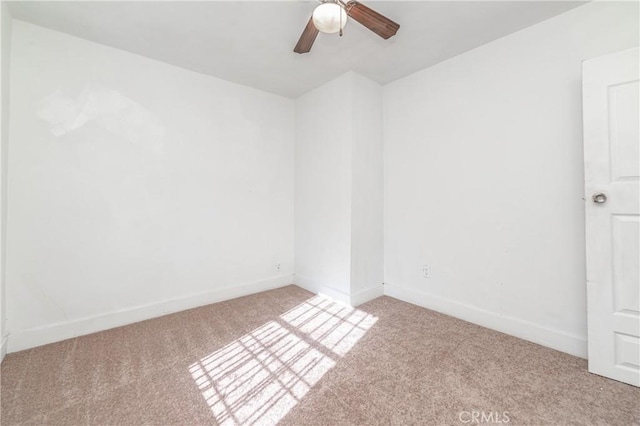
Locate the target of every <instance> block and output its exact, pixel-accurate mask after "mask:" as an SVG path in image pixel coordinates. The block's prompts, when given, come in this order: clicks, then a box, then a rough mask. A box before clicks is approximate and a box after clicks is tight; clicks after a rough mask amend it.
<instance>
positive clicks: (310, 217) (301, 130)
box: [295, 73, 352, 302]
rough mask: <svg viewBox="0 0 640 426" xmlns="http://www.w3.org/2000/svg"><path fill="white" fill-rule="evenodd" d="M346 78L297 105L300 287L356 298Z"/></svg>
mask: <svg viewBox="0 0 640 426" xmlns="http://www.w3.org/2000/svg"><path fill="white" fill-rule="evenodd" d="M351 81H352V76H351V74H350V73H347V74H344V75H342V76H341V77H338V78H337V79H335V80H332V81H330V82H329V83H327V84H325V85H323V86H321V87H319V88H317V89H315V90H313V91H311V92H309V93H307V94H305V95H303V96H301V97H299V98H298V99H296V101H295V112H296V113H295V140H296V145H295V273H296V283H297V284H299V285H301V286H303V287H305V288H308V289H311V290H313V291H320V292H323V293H325V294H327V295H329V296H332V297H334V298H336V299H338V300H342V301H345V302H348V299H349V295H350V294H351V138H352V130H351V129H352V122H351V111H352V104H351V91H352V87H351V86H352V84H351Z"/></svg>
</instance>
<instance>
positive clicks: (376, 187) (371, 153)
mask: <svg viewBox="0 0 640 426" xmlns="http://www.w3.org/2000/svg"><path fill="white" fill-rule="evenodd" d="M351 82H352V83H351V84H352V105H353V108H352V113H351V123H352V149H351V158H352V162H351V167H352V177H351V241H352V243H351V303H352V304H353V305H359V304H360V303H364V302H366V301H368V300H371V299H373V298H375V297H378V296H381V295H382V294H383V291H384V290H383V288H382V282H383V251H384V249H383V239H382V232H383V222H382V211H383V204H382V198H383V178H382V87H381V86H380V85H379V84H378V83H375V82H373V81H371V80H369V79H367V78H364V77H362V76H360V75H358V74H355V73H353V74H351Z"/></svg>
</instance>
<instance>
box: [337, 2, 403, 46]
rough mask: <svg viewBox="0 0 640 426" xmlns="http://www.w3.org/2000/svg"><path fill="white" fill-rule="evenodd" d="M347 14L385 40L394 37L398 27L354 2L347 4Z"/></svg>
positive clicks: (373, 11) (389, 20)
mask: <svg viewBox="0 0 640 426" xmlns="http://www.w3.org/2000/svg"><path fill="white" fill-rule="evenodd" d="M347 14H348V15H349V16H350V17H352V18H353V19H355V20H356V21H358V22H360V23H361V24H362V25H364V26H365V27H367V28H369V29H370V30H371V31H373V32H374V33H376V34H378V35H379V36H380V37H382V38H384V39H385V40H386V39H388V38H389V37H392V36H394V35H396V33H397V32H398V28H400V25H399V24H397V23H395V22H393V21H392V20H391V19H389V18H387V17H386V16H383V15H380V14H379V13H378V12H376V11H375V10H373V9H371V8H369V7H367V6H365V5H364V4H362V3H359V2H357V1H355V0H351V1H349V2H347Z"/></svg>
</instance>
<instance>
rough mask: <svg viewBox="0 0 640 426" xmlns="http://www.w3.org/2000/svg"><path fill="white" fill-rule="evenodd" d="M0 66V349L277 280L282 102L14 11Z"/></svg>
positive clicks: (281, 251)
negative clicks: (3, 88)
mask: <svg viewBox="0 0 640 426" xmlns="http://www.w3.org/2000/svg"><path fill="white" fill-rule="evenodd" d="M11 67H12V76H13V78H12V81H11V90H12V94H13V96H12V98H11V129H10V132H11V133H10V149H11V157H10V160H9V193H8V198H9V211H8V217H9V220H10V223H11V226H10V228H9V229H8V234H7V245H8V258H7V297H8V299H9V300H10V301H11V303H10V304H9V306H8V316H9V321H8V327H9V332H10V333H11V336H10V341H9V346H10V347H9V350H10V351H14V350H18V349H22V348H25V347H29V346H34V345H37V344H42V343H46V342H47V341H53V340H58V339H61V338H65V337H71V336H73V335H76V334H81V333H88V332H92V331H96V329H100V328H108V327H111V326H114V325H120V324H123V323H127V322H132V321H136V320H140V319H143V318H147V317H152V316H156V315H160V314H162V313H165V312H170V311H175V310H180V309H185V308H188V307H192V306H197V305H203V304H207V303H212V302H213V301H216V300H220V299H222V298H228V297H233V296H237V295H240V294H244V293H249V292H254V291H260V290H263V289H266V288H271V287H275V286H280V285H284V284H288V283H290V282H291V280H292V273H293V225H292V224H293V129H294V125H293V120H294V104H293V101H291V100H288V99H285V98H282V97H279V96H275V95H272V94H268V93H266V92H261V91H258V90H254V89H250V88H246V87H243V86H239V85H236V84H232V83H228V82H225V81H222V80H218V79H215V78H212V77H208V76H204V75H201V74H197V73H193V72H189V71H186V70H183V69H180V68H177V67H173V66H170V65H167V64H164V63H161V62H157V61H154V60H150V59H147V58H144V57H141V56H137V55H133V54H130V53H126V52H123V51H119V50H116V49H112V48H108V47H105V46H102V45H98V44H94V43H91V42H87V41H85V40H81V39H78V38H74V37H71V36H68V35H65V34H62V33H58V32H54V31H51V30H47V29H44V28H41V27H37V26H33V25H30V24H26V23H23V22H20V21H14V26H13V50H12V63H11ZM277 263H279V264H280V265H281V268H280V270H277V269H276V264H277Z"/></svg>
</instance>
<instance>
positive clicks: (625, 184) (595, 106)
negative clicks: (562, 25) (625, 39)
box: [583, 48, 640, 386]
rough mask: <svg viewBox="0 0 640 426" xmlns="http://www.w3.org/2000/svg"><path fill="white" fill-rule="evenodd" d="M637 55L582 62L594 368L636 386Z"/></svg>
mask: <svg viewBox="0 0 640 426" xmlns="http://www.w3.org/2000/svg"><path fill="white" fill-rule="evenodd" d="M638 61H639V55H638V49H637V48H636V49H631V50H627V51H624V52H621V53H616V54H613V55H607V56H603V57H600V58H595V59H592V60H589V61H585V62H584V63H583V103H584V105H583V106H584V109H583V117H584V161H585V201H586V206H585V215H586V245H587V253H586V254H587V301H588V306H587V313H588V339H589V342H588V346H589V371H591V372H592V373H596V374H600V375H603V376H606V377H610V378H613V379H616V380H620V381H622V382H625V383H629V384H633V385H635V386H640V119H639V117H640V107H639V103H640V97H639V93H640V77H639V65H638ZM597 194H604V195H600V196H597Z"/></svg>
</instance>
